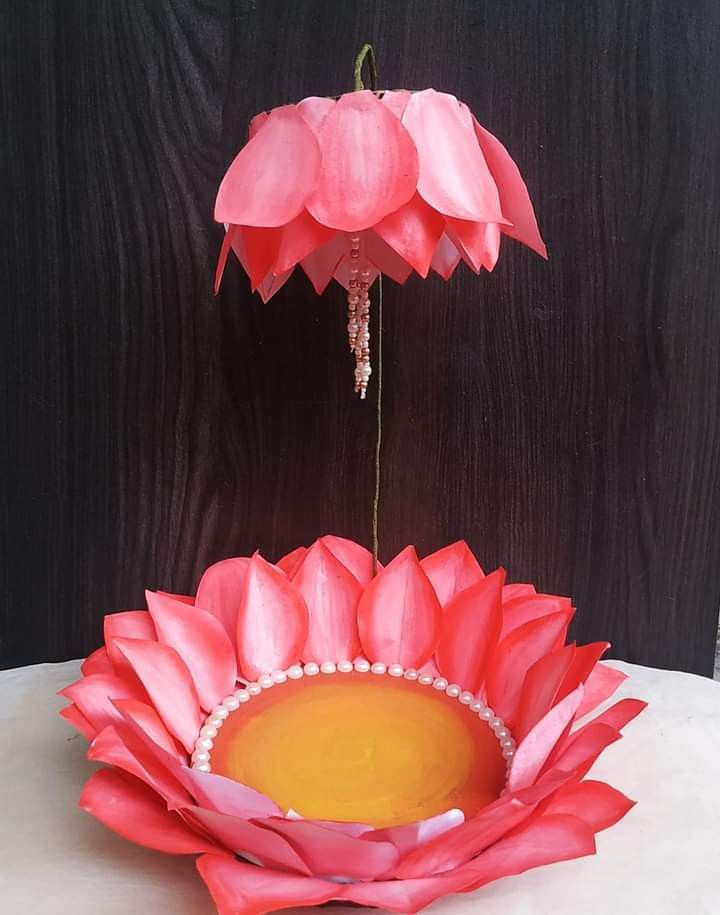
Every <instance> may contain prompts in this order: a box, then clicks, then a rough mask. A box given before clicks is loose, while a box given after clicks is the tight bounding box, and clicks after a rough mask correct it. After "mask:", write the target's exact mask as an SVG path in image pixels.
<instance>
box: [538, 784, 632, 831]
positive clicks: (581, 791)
mask: <svg viewBox="0 0 720 915" xmlns="http://www.w3.org/2000/svg"><path fill="white" fill-rule="evenodd" d="M634 806H635V801H631V800H630V798H628V797H626V796H625V795H624V794H623V793H622V792H621V791H618V790H617V788H613V787H612V786H611V785H606V784H605V783H604V782H596V781H590V780H588V781H584V782H577V783H573V784H570V785H565V786H564V787H563V788H561V789H560V790H559V791H556V792H555V794H554V795H553V796H552V797H551V798H550V799H549V801H548V802H547V806H546V807H545V809H544V810H543V813H544V814H553V813H569V814H572V815H573V816H576V817H579V819H581V820H582V821H583V822H584V823H587V825H588V826H589V827H590V829H592V831H593V832H600V831H601V830H603V829H608V827H610V826H614V825H615V823H617V822H618V820H621V819H622V818H623V817H624V816H625V814H626V813H627V812H628V811H629V810H631V809H632V808H633V807H634Z"/></svg>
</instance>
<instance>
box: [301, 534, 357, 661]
mask: <svg viewBox="0 0 720 915" xmlns="http://www.w3.org/2000/svg"><path fill="white" fill-rule="evenodd" d="M293 585H294V586H295V587H296V588H297V589H298V591H299V592H300V594H301V595H302V597H303V599H304V601H305V603H306V604H307V608H308V612H309V629H308V637H307V642H306V643H305V648H304V649H303V653H302V659H303V661H317V662H318V663H322V662H323V661H346V660H351V659H352V658H354V657H356V656H357V655H358V653H359V652H360V639H359V638H358V632H357V622H356V617H355V611H356V610H357V605H358V601H359V599H360V595H361V594H362V587H361V585H360V582H359V581H358V580H357V578H355V576H354V575H353V574H352V573H351V572H350V571H348V569H347V568H346V567H345V566H344V565H343V564H342V563H341V562H340V560H338V559H336V558H335V556H333V554H332V553H331V552H330V550H329V549H328V548H327V547H326V546H325V545H324V544H323V542H322V541H321V540H318V541H316V542H315V543H314V544H313V545H312V546H311V547H310V549H309V550H308V552H307V554H306V555H305V558H304V559H303V561H302V564H301V565H300V568H299V569H298V571H297V572H296V573H295V575H294V577H293Z"/></svg>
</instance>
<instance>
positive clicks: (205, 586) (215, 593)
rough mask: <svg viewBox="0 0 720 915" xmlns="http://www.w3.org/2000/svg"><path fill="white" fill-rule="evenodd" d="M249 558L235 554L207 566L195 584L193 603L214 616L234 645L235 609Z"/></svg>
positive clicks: (236, 611)
mask: <svg viewBox="0 0 720 915" xmlns="http://www.w3.org/2000/svg"><path fill="white" fill-rule="evenodd" d="M249 565H250V558H249V557H247V556H237V557H234V558H233V559H222V560H221V561H220V562H216V563H214V564H213V565H211V566H209V567H208V568H207V569H206V570H205V572H204V573H203V577H202V578H201V579H200V584H199V585H198V589H197V595H196V597H195V604H196V605H197V606H198V607H202V608H203V610H207V611H208V613H212V615H213V616H216V617H217V618H218V619H219V620H220V622H221V623H222V625H223V628H224V629H225V632H226V633H227V634H228V635H229V636H230V641H231V642H232V643H233V645H234V644H235V631H236V629H237V617H238V608H239V607H240V595H241V594H242V590H243V585H244V584H245V576H246V575H247V570H248V566H249Z"/></svg>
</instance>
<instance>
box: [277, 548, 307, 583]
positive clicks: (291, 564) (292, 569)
mask: <svg viewBox="0 0 720 915" xmlns="http://www.w3.org/2000/svg"><path fill="white" fill-rule="evenodd" d="M307 551H308V548H307V547H306V546H299V547H297V549H295V550H292V551H291V552H290V553H286V554H285V556H282V557H281V558H280V559H278V561H277V562H276V563H275V565H276V566H277V567H278V569H282V570H283V572H284V573H285V574H286V575H287V577H288V578H290V579H292V577H293V575H294V574H295V573H296V572H297V570H298V569H299V568H300V564H301V563H302V561H303V559H304V558H305V554H306V553H307Z"/></svg>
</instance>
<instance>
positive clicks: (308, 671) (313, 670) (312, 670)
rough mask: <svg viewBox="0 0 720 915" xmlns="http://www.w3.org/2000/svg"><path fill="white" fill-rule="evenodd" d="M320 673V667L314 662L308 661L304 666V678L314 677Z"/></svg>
mask: <svg viewBox="0 0 720 915" xmlns="http://www.w3.org/2000/svg"><path fill="white" fill-rule="evenodd" d="M319 673H320V665H319V664H316V663H315V662H314V661H310V662H309V663H308V664H306V665H305V676H307V677H314V676H315V675H316V674H319Z"/></svg>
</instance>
